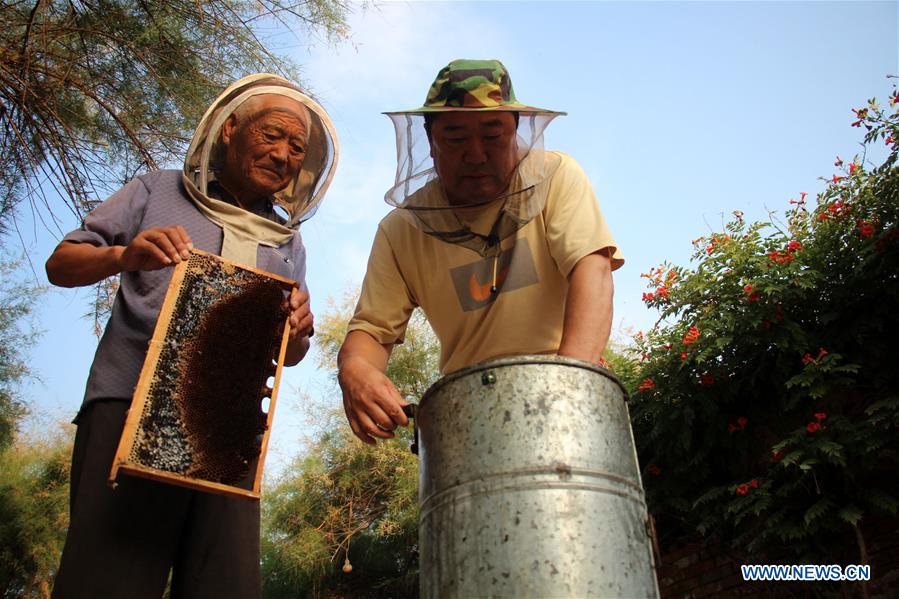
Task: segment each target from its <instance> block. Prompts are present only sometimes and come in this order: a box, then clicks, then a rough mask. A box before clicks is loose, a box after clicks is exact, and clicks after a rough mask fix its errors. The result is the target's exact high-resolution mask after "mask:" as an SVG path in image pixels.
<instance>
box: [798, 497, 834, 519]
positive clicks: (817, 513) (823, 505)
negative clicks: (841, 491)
mask: <svg viewBox="0 0 899 599" xmlns="http://www.w3.org/2000/svg"><path fill="white" fill-rule="evenodd" d="M831 507H833V502H832V501H831V500H830V499H828V498H826V497H824V498H822V499H819V500H818V502H817V503H815V505H813V506H812V507H810V508H809V509H808V511H806V512H805V517H804V518H803V520H804V521H805V525H806V526H808V525H809V524H811V523H812V522H813V521H814V520H816V519H818V518H820V517H821V516H823V515H824V514H825V513H826V512H827V511H828V510H829V509H830V508H831Z"/></svg>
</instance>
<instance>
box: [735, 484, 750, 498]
mask: <svg viewBox="0 0 899 599" xmlns="http://www.w3.org/2000/svg"><path fill="white" fill-rule="evenodd" d="M736 492H737V495H746V494H747V493H749V485H747V484H742V485H737V488H736Z"/></svg>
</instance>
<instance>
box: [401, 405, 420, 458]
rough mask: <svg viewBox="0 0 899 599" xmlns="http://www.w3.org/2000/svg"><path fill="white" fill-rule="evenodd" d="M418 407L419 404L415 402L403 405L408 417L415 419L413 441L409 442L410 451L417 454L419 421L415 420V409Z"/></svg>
mask: <svg viewBox="0 0 899 599" xmlns="http://www.w3.org/2000/svg"><path fill="white" fill-rule="evenodd" d="M417 409H418V404H414V403H410V404H409V405H405V406H403V414H405V415H406V418H411V419H412V421H413V423H412V426H413V429H412V430H413V432H412V443H410V444H409V451H411V452H412V453H414V454H415V455H418V421H417V420H415V410H417Z"/></svg>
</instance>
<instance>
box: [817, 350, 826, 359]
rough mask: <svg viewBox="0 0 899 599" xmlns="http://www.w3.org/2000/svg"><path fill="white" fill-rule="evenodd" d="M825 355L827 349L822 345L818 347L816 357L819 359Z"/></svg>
mask: <svg viewBox="0 0 899 599" xmlns="http://www.w3.org/2000/svg"><path fill="white" fill-rule="evenodd" d="M826 355H827V350H826V349H824V348H823V347H819V348H818V359H819V360H820V359H821V358H823V357H824V356H826Z"/></svg>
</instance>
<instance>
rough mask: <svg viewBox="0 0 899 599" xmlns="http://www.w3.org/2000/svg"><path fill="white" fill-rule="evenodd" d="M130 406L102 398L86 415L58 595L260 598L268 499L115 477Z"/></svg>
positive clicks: (60, 598) (66, 598)
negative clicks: (112, 481) (262, 504)
mask: <svg viewBox="0 0 899 599" xmlns="http://www.w3.org/2000/svg"><path fill="white" fill-rule="evenodd" d="M127 409H128V403H127V402H123V401H98V402H95V403H93V404H90V405H88V406H87V407H86V408H85V409H84V410H83V411H82V414H81V415H80V416H79V418H78V432H77V434H76V436H75V448H74V451H73V454H72V489H71V498H70V513H71V523H70V525H69V532H68V535H67V536H66V544H65V548H64V549H63V553H62V561H61V563H60V566H59V572H58V574H57V576H56V582H55V585H54V588H53V597H54V598H55V599H86V598H94V597H96V598H101V597H102V598H104V599H115V598H118V597H121V598H123V599H125V598H127V599H138V598H143V597H147V598H154V599H159V597H161V596H162V593H163V591H164V589H165V585H166V582H167V580H168V576H169V571H170V570H171V572H172V587H171V596H172V598H173V599H174V598H182V597H183V598H191V599H192V598H194V597H215V598H227V597H234V598H239V599H243V598H245V597H246V598H254V597H259V596H260V594H261V581H260V575H259V502H258V501H254V500H249V499H243V498H239V497H225V496H222V495H213V494H211V493H205V492H201V491H193V490H190V489H185V488H181V487H175V486H172V485H169V484H165V483H160V482H154V481H150V480H145V479H141V478H136V477H133V476H129V475H127V474H120V475H119V476H118V482H119V485H118V487H117V488H116V489H114V490H113V489H112V488H110V486H109V485H108V484H107V482H106V481H107V478H108V477H109V471H110V468H111V467H112V460H113V458H114V456H115V452H116V449H117V447H118V442H119V438H120V437H121V434H122V429H123V428H124V424H125V416H126V413H127Z"/></svg>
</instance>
